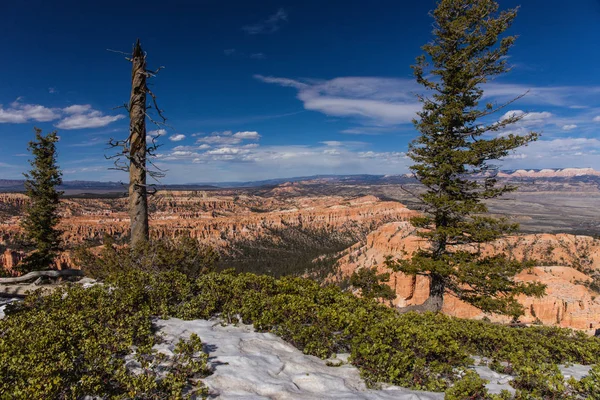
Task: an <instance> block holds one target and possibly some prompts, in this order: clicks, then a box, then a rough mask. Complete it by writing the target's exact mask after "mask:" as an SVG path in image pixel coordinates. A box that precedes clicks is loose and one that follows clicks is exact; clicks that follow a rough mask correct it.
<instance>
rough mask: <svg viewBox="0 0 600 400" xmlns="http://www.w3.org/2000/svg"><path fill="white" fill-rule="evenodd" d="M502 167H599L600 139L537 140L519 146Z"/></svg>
mask: <svg viewBox="0 0 600 400" xmlns="http://www.w3.org/2000/svg"><path fill="white" fill-rule="evenodd" d="M503 167H505V168H567V167H581V168H585V167H592V168H595V169H600V140H598V139H595V138H578V137H567V138H557V139H552V140H539V141H537V142H533V143H530V144H529V145H528V146H527V147H522V148H519V149H518V150H517V151H516V152H515V153H514V154H513V155H511V157H508V158H507V160H506V161H505V162H504V163H503Z"/></svg>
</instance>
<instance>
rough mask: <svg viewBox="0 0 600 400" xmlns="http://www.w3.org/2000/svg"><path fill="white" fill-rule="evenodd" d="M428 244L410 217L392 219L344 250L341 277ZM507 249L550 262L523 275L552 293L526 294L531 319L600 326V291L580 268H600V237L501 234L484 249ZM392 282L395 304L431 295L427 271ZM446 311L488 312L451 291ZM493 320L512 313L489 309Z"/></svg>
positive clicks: (474, 314) (525, 319)
mask: <svg viewBox="0 0 600 400" xmlns="http://www.w3.org/2000/svg"><path fill="white" fill-rule="evenodd" d="M426 245H427V244H426V243H425V242H424V241H423V240H422V239H421V238H419V237H417V236H415V228H414V227H413V226H412V225H410V223H408V222H392V223H389V224H385V225H383V226H381V227H380V228H379V229H377V230H375V231H374V232H372V233H371V234H369V235H368V236H367V240H366V241H365V243H358V244H356V245H354V246H352V247H350V248H348V249H347V250H345V251H344V255H343V256H342V258H341V259H340V260H339V263H338V265H339V267H340V270H339V276H338V277H337V278H338V279H339V278H343V277H347V276H349V275H351V274H352V272H354V271H355V270H356V269H358V268H362V267H365V266H366V267H373V266H375V267H378V270H379V271H380V272H389V270H387V269H386V268H385V267H384V261H385V257H386V256H387V255H393V256H397V257H402V256H403V254H404V252H406V253H407V255H410V254H412V253H413V252H414V251H415V250H416V249H418V248H419V247H422V246H426ZM498 252H503V253H505V254H507V255H509V256H510V257H515V258H516V259H519V260H522V259H524V258H528V259H536V260H540V261H541V262H542V263H543V264H545V265H548V266H538V267H535V268H533V269H532V271H526V272H523V273H521V274H519V275H518V276H517V279H518V280H521V281H538V282H542V283H545V284H546V285H547V286H548V288H547V290H546V293H547V295H546V296H545V297H543V298H541V299H534V298H528V297H524V296H523V297H521V298H520V299H519V301H520V302H521V304H523V306H524V307H525V310H526V314H525V315H524V316H523V317H522V321H523V322H525V323H534V322H538V321H541V322H542V323H543V324H545V325H557V326H563V327H572V328H577V329H590V325H591V327H592V328H593V329H595V328H598V327H600V295H598V294H596V293H594V292H593V291H591V290H589V289H588V288H587V287H585V286H584V285H583V284H581V283H582V282H585V281H588V280H589V279H590V278H589V276H587V275H585V274H584V273H582V272H579V271H578V270H577V269H575V268H574V267H576V268H578V269H582V268H589V269H593V270H596V269H600V240H597V239H594V238H591V237H588V236H575V235H567V234H558V235H549V234H541V235H523V236H513V237H509V238H506V239H503V240H499V241H497V242H494V243H492V244H490V245H488V246H487V247H486V248H484V253H487V254H493V253H498ZM389 284H390V286H391V287H392V288H393V289H394V290H395V291H396V293H397V294H398V297H397V298H396V300H394V305H396V306H399V307H404V306H407V305H412V304H420V303H422V302H423V301H425V299H426V298H427V296H428V293H429V282H428V280H427V278H425V277H422V276H417V277H410V276H406V275H404V274H402V273H393V274H392V276H391V279H390V283H389ZM443 312H444V313H447V314H449V315H453V316H456V317H461V318H477V319H481V318H483V317H484V316H485V315H484V314H483V313H482V312H481V311H480V310H478V309H476V308H475V307H472V306H470V305H468V304H466V303H463V302H461V301H459V300H458V299H457V298H455V297H452V296H447V297H446V299H445V303H444V308H443ZM488 317H489V318H490V319H492V320H493V321H499V322H500V321H502V322H507V321H508V319H507V318H506V317H502V316H498V315H491V316H490V315H488Z"/></svg>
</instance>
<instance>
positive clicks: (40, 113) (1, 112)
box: [0, 98, 60, 124]
mask: <svg viewBox="0 0 600 400" xmlns="http://www.w3.org/2000/svg"><path fill="white" fill-rule="evenodd" d="M59 117H60V112H59V110H56V109H51V108H47V107H44V106H41V105H39V104H24V103H21V101H20V98H19V99H17V100H16V101H14V102H12V103H11V105H10V107H9V108H3V107H2V105H0V123H11V124H23V123H26V122H30V121H37V122H48V121H53V120H55V119H58V118H59Z"/></svg>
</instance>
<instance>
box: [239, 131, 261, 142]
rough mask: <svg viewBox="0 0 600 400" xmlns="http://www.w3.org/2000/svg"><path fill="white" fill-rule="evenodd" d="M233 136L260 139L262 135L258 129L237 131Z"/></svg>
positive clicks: (243, 138) (244, 138)
mask: <svg viewBox="0 0 600 400" xmlns="http://www.w3.org/2000/svg"><path fill="white" fill-rule="evenodd" d="M233 137H234V138H238V139H242V140H258V139H260V135H259V134H258V132H256V131H243V132H237V133H235V134H234V135H233Z"/></svg>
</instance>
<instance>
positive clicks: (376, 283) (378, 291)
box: [350, 267, 396, 300]
mask: <svg viewBox="0 0 600 400" xmlns="http://www.w3.org/2000/svg"><path fill="white" fill-rule="evenodd" d="M389 281H390V273H389V272H386V273H383V274H378V273H377V268H376V267H375V268H361V269H359V270H358V271H355V272H353V273H352V275H351V276H350V284H351V285H352V286H354V287H355V288H357V289H360V295H361V296H362V297H364V298H366V299H384V300H394V299H395V298H396V293H394V291H393V290H392V288H391V287H389V285H386V284H385V283H386V282H389Z"/></svg>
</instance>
